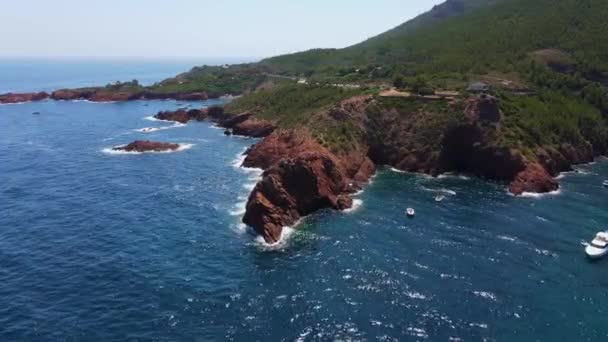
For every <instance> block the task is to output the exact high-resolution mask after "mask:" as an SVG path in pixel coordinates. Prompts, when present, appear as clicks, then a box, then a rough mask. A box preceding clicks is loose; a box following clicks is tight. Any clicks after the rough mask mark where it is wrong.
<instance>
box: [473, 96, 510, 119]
mask: <svg viewBox="0 0 608 342" xmlns="http://www.w3.org/2000/svg"><path fill="white" fill-rule="evenodd" d="M464 112H465V115H466V116H467V117H468V118H469V119H470V120H471V121H479V120H481V121H488V122H498V121H500V117H501V115H500V110H499V109H498V100H497V99H496V98H495V97H494V96H490V95H485V94H484V95H480V96H475V97H471V98H469V99H468V100H467V101H466V103H465V110H464Z"/></svg>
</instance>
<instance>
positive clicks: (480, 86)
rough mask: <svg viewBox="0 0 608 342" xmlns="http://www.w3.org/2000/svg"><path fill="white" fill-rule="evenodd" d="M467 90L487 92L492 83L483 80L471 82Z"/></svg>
mask: <svg viewBox="0 0 608 342" xmlns="http://www.w3.org/2000/svg"><path fill="white" fill-rule="evenodd" d="M467 91H468V92H471V93H487V92H488V91H490V85H489V84H487V83H483V82H475V83H471V84H469V87H468V88H467Z"/></svg>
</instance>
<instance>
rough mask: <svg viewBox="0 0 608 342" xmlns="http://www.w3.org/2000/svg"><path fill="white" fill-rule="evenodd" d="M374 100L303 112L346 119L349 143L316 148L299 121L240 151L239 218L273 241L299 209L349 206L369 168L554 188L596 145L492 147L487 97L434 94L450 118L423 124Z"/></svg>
mask: <svg viewBox="0 0 608 342" xmlns="http://www.w3.org/2000/svg"><path fill="white" fill-rule="evenodd" d="M382 101H383V100H381V99H379V98H377V97H373V96H357V97H353V98H349V99H346V100H344V101H341V102H340V103H339V104H337V105H335V106H333V107H332V108H330V109H328V110H324V111H322V112H320V113H316V114H314V115H313V117H314V118H315V119H316V121H319V122H323V123H324V124H326V125H333V124H335V123H344V122H348V123H349V125H350V124H352V125H354V127H356V129H359V130H360V132H362V136H361V137H360V138H359V140H358V141H357V143H356V144H354V145H353V146H352V147H351V148H349V149H342V150H339V151H337V150H334V149H331V148H328V147H326V146H323V144H322V143H320V141H319V139H318V137H315V134H314V132H311V131H310V130H309V129H308V128H306V127H296V128H288V129H283V128H280V129H279V128H276V127H275V128H274V129H273V130H272V133H270V134H265V135H264V138H263V139H262V140H261V141H260V142H259V143H257V144H255V145H253V146H252V147H251V148H250V149H248V150H247V151H246V157H245V159H244V162H243V166H245V167H256V168H261V169H263V170H264V173H263V175H262V179H261V181H260V182H259V183H258V184H257V185H256V186H255V188H254V189H253V191H252V192H251V194H250V196H249V199H248V202H247V206H246V213H245V215H244V217H243V222H244V223H246V224H247V225H249V226H251V227H253V229H255V231H256V232H257V233H259V234H260V235H261V236H262V237H263V238H264V239H265V240H266V241H267V242H268V243H274V242H277V241H278V240H279V239H280V237H281V232H282V228H283V227H285V226H291V225H293V224H295V223H296V222H297V221H298V220H299V219H300V218H301V217H303V216H306V215H308V214H310V213H312V212H314V211H317V210H320V209H324V208H329V209H335V210H343V209H346V208H350V207H351V206H352V198H351V197H350V195H351V194H352V193H354V192H356V191H357V190H358V189H360V188H361V187H362V186H363V185H364V184H365V182H367V181H368V180H369V178H370V177H371V176H372V175H373V174H374V172H375V170H376V165H388V166H391V167H394V168H397V169H399V170H403V171H409V172H420V173H426V174H430V175H433V176H438V175H441V174H443V173H447V172H458V173H467V174H472V175H475V176H478V177H481V178H485V179H489V180H495V181H501V182H505V183H506V184H507V188H508V190H509V192H511V193H512V194H514V195H521V194H523V193H527V192H532V193H546V192H551V191H554V190H556V189H558V188H559V184H558V182H557V181H556V180H555V176H557V175H558V174H559V173H560V172H563V171H568V170H571V168H572V165H574V164H578V163H586V162H590V161H592V160H593V159H594V157H595V156H597V155H599V154H600V152H601V151H597V150H594V149H593V148H591V147H590V146H588V145H586V146H578V147H575V146H572V145H568V144H564V145H562V146H561V147H560V148H559V149H554V148H545V149H543V148H538V149H537V150H536V152H535V153H534V154H530V152H529V151H522V150H519V149H517V148H514V147H509V146H505V145H504V144H501V143H500V141H499V137H500V136H501V134H502V132H501V130H503V127H502V125H503V120H504V119H503V116H504V115H503V113H502V112H501V110H500V106H499V101H498V99H496V98H495V97H492V96H488V95H482V96H470V97H467V98H465V99H461V100H456V101H451V102H445V101H443V102H442V103H441V104H440V105H441V106H444V107H445V109H446V110H448V111H450V114H449V115H450V117H456V119H450V120H446V121H445V122H441V123H438V124H433V125H429V124H428V119H429V116H430V115H434V114H433V113H431V112H430V109H429V107H428V106H427V107H425V106H421V107H412V108H408V109H407V110H406V111H404V110H403V109H402V108H397V107H396V106H393V105H392V103H391V102H390V101H389V103H381V102H382ZM218 111H219V110H218ZM454 113H459V114H457V115H454ZM217 117H221V119H220V120H217V119H216V120H215V121H216V122H218V124H219V125H220V126H223V127H226V128H229V129H232V130H235V128H236V127H242V126H247V127H250V126H251V125H249V124H246V125H243V123H251V122H257V120H260V119H256V118H255V117H256V115H254V114H230V113H226V112H224V113H221V115H219V116H217ZM404 117H407V119H404ZM261 121H262V122H264V123H265V124H268V125H270V124H271V123H269V122H268V121H265V120H261ZM272 125H274V123H272ZM255 132H256V131H255V130H253V131H245V132H244V133H245V134H244V135H249V134H247V133H255ZM251 135H252V136H256V135H254V134H251Z"/></svg>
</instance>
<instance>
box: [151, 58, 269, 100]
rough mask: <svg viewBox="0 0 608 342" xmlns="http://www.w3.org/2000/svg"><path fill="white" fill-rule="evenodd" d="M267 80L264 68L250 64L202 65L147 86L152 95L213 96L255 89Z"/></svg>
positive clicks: (235, 93)
mask: <svg viewBox="0 0 608 342" xmlns="http://www.w3.org/2000/svg"><path fill="white" fill-rule="evenodd" d="M266 79H267V77H266V76H265V69H263V68H261V67H258V66H255V65H251V64H242V65H231V66H202V67H195V68H193V69H192V70H190V71H189V72H186V73H183V74H181V75H178V76H176V77H174V78H170V79H167V80H164V81H162V82H160V83H157V84H154V85H152V86H151V87H149V90H150V91H152V92H155V93H187V92H207V93H208V94H210V96H212V97H217V96H221V95H225V94H231V95H238V94H242V93H245V92H247V91H250V90H254V89H255V88H256V87H257V86H258V85H260V84H262V83H263V82H264V81H265V80H266Z"/></svg>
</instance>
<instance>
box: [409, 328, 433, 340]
mask: <svg viewBox="0 0 608 342" xmlns="http://www.w3.org/2000/svg"><path fill="white" fill-rule="evenodd" d="M407 332H408V334H410V335H411V336H415V337H419V338H424V339H427V338H429V335H428V334H427V333H426V330H424V329H422V328H415V327H409V328H407Z"/></svg>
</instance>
